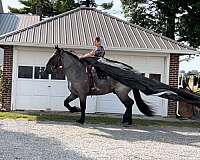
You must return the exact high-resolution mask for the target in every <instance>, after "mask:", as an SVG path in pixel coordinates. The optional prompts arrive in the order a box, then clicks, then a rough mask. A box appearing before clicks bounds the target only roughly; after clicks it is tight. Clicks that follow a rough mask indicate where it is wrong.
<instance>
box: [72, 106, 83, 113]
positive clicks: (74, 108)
mask: <svg viewBox="0 0 200 160" xmlns="http://www.w3.org/2000/svg"><path fill="white" fill-rule="evenodd" d="M80 111H81V109H80V108H79V107H76V106H74V107H71V109H70V112H72V113H74V112H80Z"/></svg>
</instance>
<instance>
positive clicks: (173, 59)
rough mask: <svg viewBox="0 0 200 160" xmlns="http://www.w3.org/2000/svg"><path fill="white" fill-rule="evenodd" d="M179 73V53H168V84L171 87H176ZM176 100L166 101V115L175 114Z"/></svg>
mask: <svg viewBox="0 0 200 160" xmlns="http://www.w3.org/2000/svg"><path fill="white" fill-rule="evenodd" d="M178 73H179V55H177V54H171V55H170V67H169V85H170V86H173V87H176V88H177V87H178V75H179V74H178ZM176 107H177V102H176V101H172V100H169V101H168V116H175V115H176Z"/></svg>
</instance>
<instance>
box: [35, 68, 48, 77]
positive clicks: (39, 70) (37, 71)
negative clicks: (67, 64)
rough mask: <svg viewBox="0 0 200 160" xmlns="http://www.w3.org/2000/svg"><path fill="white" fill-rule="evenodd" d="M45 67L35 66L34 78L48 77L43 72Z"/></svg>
mask: <svg viewBox="0 0 200 160" xmlns="http://www.w3.org/2000/svg"><path fill="white" fill-rule="evenodd" d="M44 69H45V67H35V74H34V78H35V79H48V74H46V73H44Z"/></svg>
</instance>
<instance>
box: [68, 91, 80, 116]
mask: <svg viewBox="0 0 200 160" xmlns="http://www.w3.org/2000/svg"><path fill="white" fill-rule="evenodd" d="M76 98H78V96H77V95H75V94H73V93H71V94H70V95H69V96H68V97H67V98H66V99H65V101H64V106H65V107H66V108H67V109H68V110H69V111H70V112H72V113H73V112H80V108H78V107H71V106H70V105H69V103H70V102H71V101H73V100H75V99H76Z"/></svg>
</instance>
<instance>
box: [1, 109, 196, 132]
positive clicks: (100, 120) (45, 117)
mask: <svg viewBox="0 0 200 160" xmlns="http://www.w3.org/2000/svg"><path fill="white" fill-rule="evenodd" d="M78 118H79V114H69V113H66V114H58V113H55V114H52V113H51V114H49V113H45V112H41V113H19V112H0V120H4V119H14V120H27V121H60V122H75V121H76V120H77V119H78ZM120 122H121V118H117V117H111V116H104V115H95V116H94V115H90V114H89V115H87V116H86V123H88V124H106V125H120V124H121V123H120ZM133 122H134V124H136V125H137V126H160V127H165V126H175V127H192V128H200V122H191V121H176V122H172V121H164V120H147V119H133Z"/></svg>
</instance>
